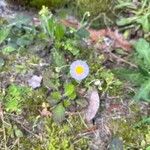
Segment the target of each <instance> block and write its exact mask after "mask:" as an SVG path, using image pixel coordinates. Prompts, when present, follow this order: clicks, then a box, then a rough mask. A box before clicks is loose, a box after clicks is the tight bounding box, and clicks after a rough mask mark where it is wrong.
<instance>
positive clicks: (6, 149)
mask: <svg viewBox="0 0 150 150" xmlns="http://www.w3.org/2000/svg"><path fill="white" fill-rule="evenodd" d="M0 119H1V121H2V128H3V138H4V147H5V150H8V148H7V142H6V141H7V138H6V130H5V126H4V114H3V109H2V104H1V103H0Z"/></svg>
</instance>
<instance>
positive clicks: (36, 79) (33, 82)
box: [28, 75, 42, 89]
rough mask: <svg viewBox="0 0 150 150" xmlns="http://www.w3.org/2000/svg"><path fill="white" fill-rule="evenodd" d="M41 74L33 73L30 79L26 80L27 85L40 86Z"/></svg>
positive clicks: (34, 87)
mask: <svg viewBox="0 0 150 150" xmlns="http://www.w3.org/2000/svg"><path fill="white" fill-rule="evenodd" d="M41 82H42V76H37V75H33V76H32V78H31V79H29V80H28V84H29V86H31V87H32V88H33V89H36V88H38V87H40V86H41Z"/></svg>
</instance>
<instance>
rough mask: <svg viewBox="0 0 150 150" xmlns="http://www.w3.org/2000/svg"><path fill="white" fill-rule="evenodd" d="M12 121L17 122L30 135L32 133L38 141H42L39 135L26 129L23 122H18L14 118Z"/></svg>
mask: <svg viewBox="0 0 150 150" xmlns="http://www.w3.org/2000/svg"><path fill="white" fill-rule="evenodd" d="M11 120H13V121H15V122H16V123H18V124H19V125H20V126H21V127H22V128H23V129H24V130H25V131H27V132H28V133H30V134H31V135H33V136H34V137H36V138H37V139H40V137H39V136H38V135H37V134H35V133H33V132H32V131H30V130H29V129H28V128H27V127H25V126H24V125H23V124H22V122H20V121H19V120H17V119H15V118H13V117H11Z"/></svg>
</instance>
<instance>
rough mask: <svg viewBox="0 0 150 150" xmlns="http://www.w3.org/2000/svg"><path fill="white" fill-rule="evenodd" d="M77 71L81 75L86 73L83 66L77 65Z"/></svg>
mask: <svg viewBox="0 0 150 150" xmlns="http://www.w3.org/2000/svg"><path fill="white" fill-rule="evenodd" d="M75 71H76V73H77V74H78V75H81V74H83V73H84V68H83V66H77V67H76V69H75Z"/></svg>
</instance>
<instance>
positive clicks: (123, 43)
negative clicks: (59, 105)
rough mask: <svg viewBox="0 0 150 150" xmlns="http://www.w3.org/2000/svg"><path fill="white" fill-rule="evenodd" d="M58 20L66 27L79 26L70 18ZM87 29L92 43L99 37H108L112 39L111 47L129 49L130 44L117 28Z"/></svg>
mask: <svg viewBox="0 0 150 150" xmlns="http://www.w3.org/2000/svg"><path fill="white" fill-rule="evenodd" d="M60 22H61V23H62V24H64V25H65V26H67V27H72V28H75V29H78V28H80V27H81V25H80V23H79V22H77V21H75V22H73V21H72V20H71V21H70V20H61V21H60ZM87 30H88V32H89V33H90V40H91V42H92V43H93V44H96V43H97V42H98V41H99V39H100V38H104V37H109V38H110V39H111V40H112V41H114V44H113V45H112V47H113V48H122V49H123V50H125V51H130V50H131V48H132V45H131V44H130V43H129V42H128V41H127V40H126V39H125V38H124V37H123V36H122V35H121V34H120V33H119V32H118V30H115V31H112V30H111V29H110V28H107V29H100V30H94V29H87Z"/></svg>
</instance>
